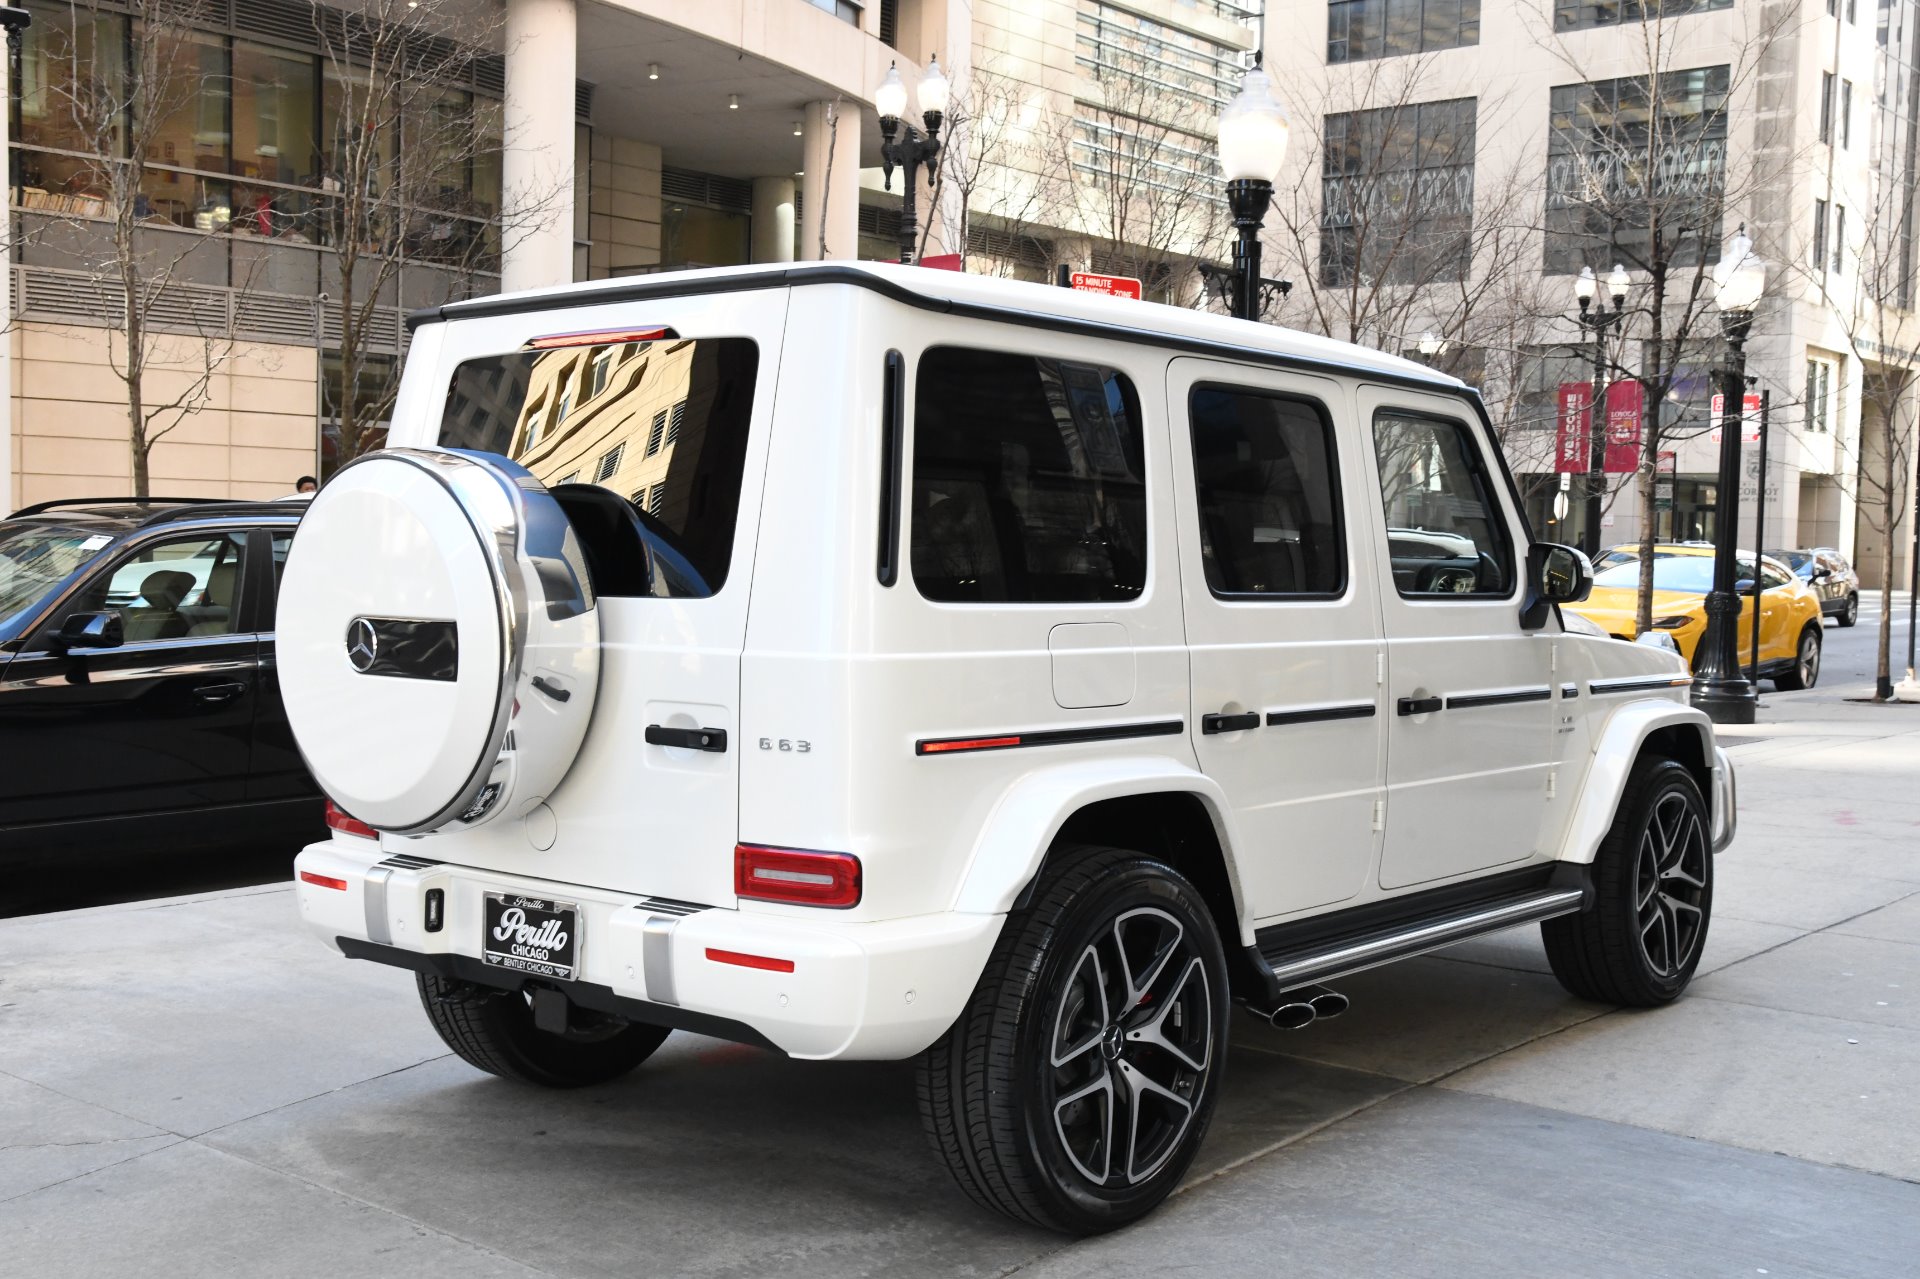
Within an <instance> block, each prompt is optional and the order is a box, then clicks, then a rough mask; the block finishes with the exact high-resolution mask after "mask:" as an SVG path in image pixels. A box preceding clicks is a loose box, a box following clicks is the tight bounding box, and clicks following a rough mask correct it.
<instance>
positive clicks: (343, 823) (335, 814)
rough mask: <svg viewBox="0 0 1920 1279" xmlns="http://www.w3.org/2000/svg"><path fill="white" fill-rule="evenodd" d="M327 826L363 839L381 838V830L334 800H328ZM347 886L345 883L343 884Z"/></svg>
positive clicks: (343, 833)
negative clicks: (350, 813)
mask: <svg viewBox="0 0 1920 1279" xmlns="http://www.w3.org/2000/svg"><path fill="white" fill-rule="evenodd" d="M327 828H328V829H329V830H335V831H338V832H340V833H341V834H342V835H358V836H359V837H360V838H361V839H379V838H380V832H379V831H377V830H375V829H374V828H373V827H371V826H369V825H367V824H366V823H365V822H363V821H361V820H360V819H359V818H357V817H350V816H348V815H347V814H346V813H344V812H342V811H341V809H340V806H339V805H338V804H336V803H334V802H333V801H332V800H328V801H327ZM341 887H343V888H344V887H345V885H344V884H343V885H341Z"/></svg>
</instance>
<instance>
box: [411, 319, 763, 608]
mask: <svg viewBox="0 0 1920 1279" xmlns="http://www.w3.org/2000/svg"><path fill="white" fill-rule="evenodd" d="M759 359H760V356H759V348H758V347H757V346H755V345H754V343H753V341H752V340H751V339H748V338H701V339H698V340H697V341H696V340H692V339H687V340H682V339H679V338H667V339H662V340H659V341H652V342H621V343H616V344H611V345H604V346H563V347H558V348H556V349H553V350H547V351H514V352H512V353H510V354H507V355H490V356H487V357H485V358H483V359H477V360H468V361H466V362H465V363H464V364H462V365H460V367H459V368H457V369H455V370H454V374H453V382H452V384H451V385H450V386H449V387H448V388H447V403H446V410H445V413H444V416H443V417H442V418H441V422H440V443H441V444H442V445H443V446H445V447H447V448H456V449H479V450H481V451H482V452H487V453H500V454H504V455H505V456H507V457H510V458H512V459H513V460H514V461H516V462H518V463H520V465H522V466H524V467H526V468H527V469H528V470H529V471H532V472H533V473H534V475H536V476H538V477H539V478H540V480H541V481H542V482H543V483H545V484H547V485H549V486H550V487H554V488H558V487H559V486H561V485H565V484H574V483H579V482H582V481H584V482H585V483H588V484H592V485H596V486H598V487H600V488H604V489H606V490H608V491H609V493H610V494H613V495H616V496H617V497H618V498H619V502H618V503H617V504H616V507H617V506H619V505H624V506H626V507H627V508H629V510H628V511H627V512H620V515H621V518H622V519H623V520H627V521H629V522H631V523H634V524H637V525H638V526H639V529H640V530H641V532H639V533H638V534H636V536H635V539H634V540H633V543H632V544H633V545H634V546H635V547H636V548H638V547H640V546H642V545H643V544H644V545H648V546H653V547H656V548H658V560H659V563H658V565H656V568H655V571H654V572H653V573H651V574H650V575H642V576H638V577H636V576H635V575H633V574H632V573H631V571H630V569H631V566H622V565H618V564H607V565H601V566H599V571H596V572H595V575H594V581H595V588H596V589H597V590H598V591H599V593H600V594H603V595H630V594H635V593H637V591H638V590H639V589H641V587H640V586H639V585H637V584H638V583H645V584H646V586H648V587H650V588H651V590H652V593H654V594H656V595H671V596H706V595H713V594H715V593H717V592H718V591H719V590H720V588H721V587H722V586H723V585H725V583H726V580H727V568H728V565H729V564H731V563H732V560H733V534H734V526H735V525H736V524H737V523H738V520H739V514H740V481H741V477H742V475H744V474H745V471H746V460H747V428H748V426H749V424H750V422H751V420H752V416H753V391H754V382H755V378H756V373H757V370H758V368H759ZM585 500H586V499H585V498H583V499H582V501H583V502H585ZM599 505H600V506H601V507H604V498H602V499H601V501H600V503H599ZM569 513H570V514H571V513H572V508H569ZM609 544H613V543H611V542H610V543H609ZM596 545H598V543H596ZM636 553H644V552H640V551H638V550H637V549H636Z"/></svg>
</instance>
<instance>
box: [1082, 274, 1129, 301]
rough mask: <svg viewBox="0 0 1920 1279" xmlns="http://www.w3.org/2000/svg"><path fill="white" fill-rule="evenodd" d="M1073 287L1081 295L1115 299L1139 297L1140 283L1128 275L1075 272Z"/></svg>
mask: <svg viewBox="0 0 1920 1279" xmlns="http://www.w3.org/2000/svg"><path fill="white" fill-rule="evenodd" d="M1073 287H1074V288H1076V289H1079V290H1080V291H1081V292H1082V293H1105V294H1107V295H1109V296H1111V297H1116V298H1132V299H1133V300H1134V301H1136V302H1137V301H1139V300H1140V297H1141V290H1140V281H1138V280H1136V279H1134V278H1133V277H1132V276H1130V275H1095V274H1094V273H1093V272H1091V271H1075V272H1074V273H1073Z"/></svg>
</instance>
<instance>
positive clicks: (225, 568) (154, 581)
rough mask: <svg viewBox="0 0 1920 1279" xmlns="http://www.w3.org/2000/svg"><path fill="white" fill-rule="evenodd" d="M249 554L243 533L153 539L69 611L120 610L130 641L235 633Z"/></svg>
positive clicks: (99, 580)
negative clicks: (247, 555)
mask: <svg viewBox="0 0 1920 1279" xmlns="http://www.w3.org/2000/svg"><path fill="white" fill-rule="evenodd" d="M245 555H246V535H245V534H244V533H217V534H211V535H209V534H206V533H196V534H194V535H193V536H191V537H182V538H173V539H170V540H168V541H164V542H149V543H148V544H147V545H145V546H143V547H142V548H141V549H140V550H138V551H136V552H134V553H133V554H132V555H130V556H128V557H127V558H126V559H124V560H121V561H120V562H119V563H118V564H116V565H114V566H113V568H112V569H111V570H109V571H108V572H107V573H106V574H105V575H103V576H101V577H98V578H96V579H95V580H94V581H93V582H92V583H91V584H90V585H89V586H88V587H87V588H86V589H85V590H84V591H82V592H81V593H80V595H79V596H77V597H76V598H75V599H74V601H73V604H72V607H71V608H69V609H67V610H66V614H67V616H71V615H72V614H73V613H106V612H114V613H118V614H120V624H121V627H122V630H123V632H124V634H125V637H126V642H127V643H129V644H135V643H139V642H141V641H144V640H170V639H186V638H189V637H192V636H197V635H231V634H233V633H234V631H235V629H236V628H237V627H238V626H239V622H240V614H239V607H238V606H239V597H240V586H241V583H242V582H243V581H244V580H245V574H244V573H243V571H242V569H243V565H244V560H245ZM65 620H66V618H65V617H58V618H54V619H52V625H53V626H54V627H56V628H57V627H58V626H59V625H60V624H61V623H62V622H64V621H65Z"/></svg>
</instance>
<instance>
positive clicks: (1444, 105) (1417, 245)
mask: <svg viewBox="0 0 1920 1279" xmlns="http://www.w3.org/2000/svg"><path fill="white" fill-rule="evenodd" d="M1476 106H1477V102H1476V99H1473V98H1454V99H1451V100H1449V101H1446V102H1418V103H1415V102H1409V103H1403V104H1401V105H1398V106H1391V107H1379V108H1376V109H1374V110H1371V111H1351V112H1346V113H1343V114H1340V115H1330V116H1328V117H1327V118H1326V123H1325V128H1326V151H1325V157H1324V159H1323V161H1322V164H1323V166H1324V167H1323V170H1322V174H1323V176H1322V180H1321V181H1322V186H1321V208H1320V228H1321V234H1320V276H1321V279H1322V280H1323V281H1324V282H1325V283H1327V284H1330V285H1335V286H1338V285H1344V284H1349V283H1351V282H1352V281H1353V280H1354V278H1355V276H1356V274H1357V275H1358V277H1359V278H1360V279H1363V280H1367V281H1369V282H1385V283H1389V284H1414V283H1422V282H1426V281H1434V280H1461V279H1465V278H1466V275H1467V271H1468V268H1469V263H1470V259H1471V257H1472V250H1473V245H1472V234H1473V154H1474V137H1475V111H1476Z"/></svg>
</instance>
